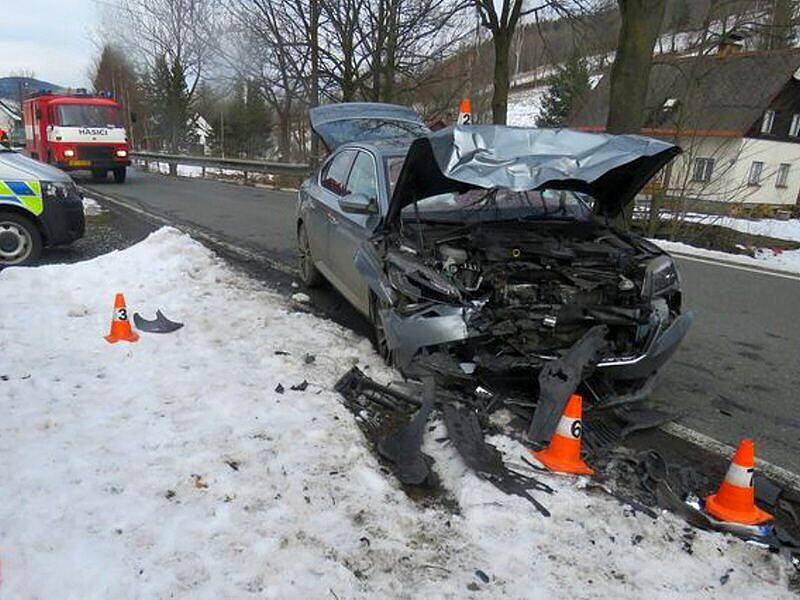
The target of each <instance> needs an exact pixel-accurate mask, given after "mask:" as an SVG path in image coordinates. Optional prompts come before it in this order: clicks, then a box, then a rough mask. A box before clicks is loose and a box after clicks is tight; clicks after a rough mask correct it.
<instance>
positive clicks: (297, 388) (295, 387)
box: [289, 379, 308, 392]
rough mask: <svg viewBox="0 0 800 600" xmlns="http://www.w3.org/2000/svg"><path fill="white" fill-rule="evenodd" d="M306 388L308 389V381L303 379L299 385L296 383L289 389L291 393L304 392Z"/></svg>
mask: <svg viewBox="0 0 800 600" xmlns="http://www.w3.org/2000/svg"><path fill="white" fill-rule="evenodd" d="M307 387H308V381H306V380H305V379H304V380H303V381H302V382H301V383H297V384H295V385H293V386H291V387H290V388H289V389H290V390H292V391H293V392H304V391H305V390H306V388H307Z"/></svg>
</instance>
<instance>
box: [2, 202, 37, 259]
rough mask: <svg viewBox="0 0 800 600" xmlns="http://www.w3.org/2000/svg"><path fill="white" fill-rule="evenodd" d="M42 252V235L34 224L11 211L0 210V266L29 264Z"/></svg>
mask: <svg viewBox="0 0 800 600" xmlns="http://www.w3.org/2000/svg"><path fill="white" fill-rule="evenodd" d="M41 254H42V235H41V233H39V229H38V228H37V227H36V224H35V223H34V222H33V221H31V220H30V219H27V218H25V217H23V216H22V215H18V214H15V213H12V212H0V268H2V267H9V266H12V265H29V264H31V263H33V262H35V261H36V260H38V258H39V256H40V255H41Z"/></svg>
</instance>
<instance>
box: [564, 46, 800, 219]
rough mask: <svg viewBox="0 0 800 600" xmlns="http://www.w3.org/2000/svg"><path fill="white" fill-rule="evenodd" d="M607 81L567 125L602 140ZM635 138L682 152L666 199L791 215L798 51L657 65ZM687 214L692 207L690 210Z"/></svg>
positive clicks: (667, 179)
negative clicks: (767, 208)
mask: <svg viewBox="0 0 800 600" xmlns="http://www.w3.org/2000/svg"><path fill="white" fill-rule="evenodd" d="M608 95H609V77H608V75H606V76H604V77H603V79H602V80H601V81H600V83H599V84H598V85H597V87H596V88H595V89H594V90H593V91H592V93H591V94H590V95H589V97H588V98H587V99H586V101H585V102H584V104H583V105H582V106H580V107H578V108H577V109H576V111H575V112H574V114H573V116H572V118H571V120H570V124H571V126H573V127H576V128H579V129H583V130H588V131H603V130H604V129H605V123H606V119H607V116H608ZM645 110H646V115H645V125H644V127H643V129H642V133H643V134H645V135H651V136H655V137H659V138H663V139H667V140H669V141H672V142H674V143H677V144H678V145H679V146H681V148H682V149H683V151H684V152H683V154H682V155H681V156H679V157H678V158H677V159H676V160H675V161H674V162H673V164H672V165H671V166H670V167H669V168H668V169H666V170H665V171H664V172H663V173H661V174H660V177H661V180H660V182H659V185H660V186H663V187H665V188H666V194H667V197H669V198H672V199H673V200H675V201H680V202H683V205H684V206H685V207H686V206H687V203H688V204H690V205H691V203H692V202H696V203H697V204H698V205H701V204H705V203H713V204H723V205H733V204H745V205H752V204H765V205H771V206H783V207H786V206H795V205H798V198H800V50H798V49H794V48H792V49H787V50H779V51H770V52H764V51H754V52H745V51H741V50H737V49H736V48H735V47H731V46H728V47H726V50H725V52H717V53H714V54H710V55H702V56H659V57H657V58H656V59H655V61H654V64H653V68H652V72H651V75H650V82H649V90H648V97H647V103H646V109H645ZM689 208H691V206H689Z"/></svg>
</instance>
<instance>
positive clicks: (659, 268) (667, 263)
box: [642, 255, 680, 298]
mask: <svg viewBox="0 0 800 600" xmlns="http://www.w3.org/2000/svg"><path fill="white" fill-rule="evenodd" d="M679 288H680V277H678V269H677V267H676V266H675V262H674V261H673V260H672V259H671V258H670V257H669V256H666V255H662V256H658V257H656V258H654V259H653V260H652V261H650V264H648V265H647V269H646V270H645V274H644V284H643V285H642V296H643V297H644V298H652V297H653V296H661V295H663V294H665V293H666V292H669V291H672V290H677V289H679Z"/></svg>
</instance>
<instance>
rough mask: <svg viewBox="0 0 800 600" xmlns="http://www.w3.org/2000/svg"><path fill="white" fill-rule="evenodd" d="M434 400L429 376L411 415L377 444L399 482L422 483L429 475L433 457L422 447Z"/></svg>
mask: <svg viewBox="0 0 800 600" xmlns="http://www.w3.org/2000/svg"><path fill="white" fill-rule="evenodd" d="M435 401H436V391H435V384H434V381H433V378H432V377H428V378H426V380H425V382H424V384H423V399H422V406H421V407H420V409H419V411H417V414H416V415H415V416H414V418H413V419H412V420H411V421H410V422H409V423H406V424H405V425H402V426H401V427H399V428H398V429H397V430H396V431H394V432H392V433H390V434H389V435H388V436H386V437H385V438H383V439H381V440H379V441H378V443H377V449H378V453H379V454H380V455H381V456H383V457H384V458H385V459H386V460H388V461H389V462H391V464H392V471H393V472H394V474H395V476H396V477H397V479H398V480H400V482H401V483H405V484H409V485H422V484H423V483H424V482H425V481H426V480H427V479H428V478H429V477H430V475H431V470H430V465H431V463H432V462H433V459H432V458H431V457H430V456H428V455H426V454H424V453H423V452H422V450H421V446H422V437H423V434H424V432H425V425H426V423H427V422H428V416H429V415H430V413H431V411H432V410H433V405H434V402H435Z"/></svg>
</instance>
